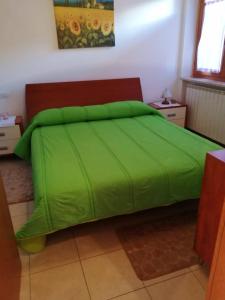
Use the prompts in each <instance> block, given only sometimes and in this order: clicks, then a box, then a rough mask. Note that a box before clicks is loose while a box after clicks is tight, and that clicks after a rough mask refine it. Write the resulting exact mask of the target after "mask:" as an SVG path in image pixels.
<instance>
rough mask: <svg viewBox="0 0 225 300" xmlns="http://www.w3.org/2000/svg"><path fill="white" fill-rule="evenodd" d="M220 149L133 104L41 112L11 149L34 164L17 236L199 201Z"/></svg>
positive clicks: (135, 102) (154, 111)
mask: <svg viewBox="0 0 225 300" xmlns="http://www.w3.org/2000/svg"><path fill="white" fill-rule="evenodd" d="M217 149H220V147H219V146H218V145H216V144H214V143H211V142H209V141H208V140H206V139H203V138H201V137H199V136H197V135H195V134H193V133H191V132H189V131H187V130H185V129H182V128H180V127H178V126H176V125H174V124H172V123H169V122H168V121H166V120H165V119H164V118H163V117H162V116H161V115H160V114H159V113H158V111H156V110H154V109H152V108H150V107H149V106H148V105H145V104H143V103H141V102H138V101H127V102H117V103H112V104H106V105H98V106H90V107H69V108H68V107H67V108H62V109H49V110H46V111H43V112H41V113H39V114H38V115H37V116H35V117H34V119H33V121H32V123H31V124H30V125H29V127H28V128H27V130H26V132H25V133H24V135H23V137H22V138H21V139H20V141H19V143H18V144H17V147H16V150H15V153H16V154H17V155H18V156H20V157H22V158H24V159H26V160H31V162H32V167H33V184H34V192H35V209H34V212H33V214H32V216H31V218H30V219H29V220H28V222H27V223H26V224H25V225H24V226H23V227H22V228H21V230H20V231H19V232H17V238H18V239H19V240H21V239H26V238H30V237H35V236H41V235H45V234H48V233H51V232H54V231H57V230H59V229H62V228H66V227H69V226H71V225H75V224H79V223H83V222H87V221H91V220H96V219H102V218H106V217H110V216H115V215H120V214H127V213H131V212H135V211H139V210H143V209H147V208H151V207H156V206H162V205H169V204H172V203H175V202H179V201H182V200H186V199H193V198H197V197H199V194H200V188H201V180H202V175H203V169H204V161H205V155H206V152H208V151H212V150H217Z"/></svg>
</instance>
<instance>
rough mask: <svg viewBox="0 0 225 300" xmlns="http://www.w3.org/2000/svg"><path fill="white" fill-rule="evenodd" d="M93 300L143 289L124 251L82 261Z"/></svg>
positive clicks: (101, 299)
mask: <svg viewBox="0 0 225 300" xmlns="http://www.w3.org/2000/svg"><path fill="white" fill-rule="evenodd" d="M82 265H83V269H84V274H85V277H86V280H87V284H88V287H89V290H90V293H91V297H92V299H93V300H103V299H109V298H112V297H116V296H119V295H122V294H125V293H128V292H130V291H133V290H135V289H138V288H141V287H143V284H142V282H141V281H140V280H139V279H138V278H137V276H136V274H135V273H134V270H133V269H132V267H131V265H130V262H129V260H128V258H127V256H126V254H125V252H124V251H123V250H118V251H115V252H111V253H107V254H104V255H101V256H96V257H93V258H90V259H86V260H83V261H82Z"/></svg>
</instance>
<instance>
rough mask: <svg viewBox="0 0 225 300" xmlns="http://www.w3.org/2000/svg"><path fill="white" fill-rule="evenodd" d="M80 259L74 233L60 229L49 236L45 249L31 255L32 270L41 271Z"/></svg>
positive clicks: (33, 271)
mask: <svg viewBox="0 0 225 300" xmlns="http://www.w3.org/2000/svg"><path fill="white" fill-rule="evenodd" d="M78 259H79V258H78V253H77V250H76V247H75V243H74V240H73V236H72V233H70V232H69V231H59V232H56V233H54V234H50V235H49V236H48V237H47V245H46V248H45V249H44V250H43V251H41V252H39V253H37V254H32V255H30V271H31V273H35V272H40V271H43V270H47V269H49V268H52V267H56V266H61V265H65V264H68V263H71V262H75V261H78Z"/></svg>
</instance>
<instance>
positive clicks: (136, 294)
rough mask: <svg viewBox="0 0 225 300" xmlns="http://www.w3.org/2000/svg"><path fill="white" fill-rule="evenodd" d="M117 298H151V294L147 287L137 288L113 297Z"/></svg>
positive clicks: (131, 299)
mask: <svg viewBox="0 0 225 300" xmlns="http://www.w3.org/2000/svg"><path fill="white" fill-rule="evenodd" d="M113 299H115V300H150V299H151V298H150V296H149V294H148V292H147V291H146V289H141V290H137V291H134V292H130V293H128V294H125V295H122V296H119V297H116V298H113Z"/></svg>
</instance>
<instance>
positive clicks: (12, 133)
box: [0, 125, 20, 141]
mask: <svg viewBox="0 0 225 300" xmlns="http://www.w3.org/2000/svg"><path fill="white" fill-rule="evenodd" d="M19 137H20V127H19V125H15V126H11V127H0V141H1V140H9V139H18V138H19Z"/></svg>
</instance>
